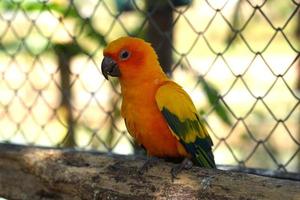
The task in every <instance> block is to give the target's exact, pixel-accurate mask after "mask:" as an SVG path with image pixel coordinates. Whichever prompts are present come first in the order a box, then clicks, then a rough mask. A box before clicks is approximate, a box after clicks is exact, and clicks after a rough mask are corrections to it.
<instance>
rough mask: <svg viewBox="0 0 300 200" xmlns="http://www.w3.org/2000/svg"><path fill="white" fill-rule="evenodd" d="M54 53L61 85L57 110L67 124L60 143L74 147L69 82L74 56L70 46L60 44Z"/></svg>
mask: <svg viewBox="0 0 300 200" xmlns="http://www.w3.org/2000/svg"><path fill="white" fill-rule="evenodd" d="M54 49H55V53H56V55H57V57H58V66H59V71H60V85H61V104H60V108H59V113H62V117H63V118H64V119H63V120H65V122H66V123H67V124H66V126H67V129H68V131H67V135H66V136H65V138H64V140H63V141H62V143H61V145H62V146H63V147H74V146H75V139H74V119H73V112H72V106H71V100H72V90H71V81H70V78H71V77H70V62H71V58H72V57H73V56H74V54H73V53H72V51H69V50H72V45H71V44H70V45H68V44H62V45H56V46H55V47H54Z"/></svg>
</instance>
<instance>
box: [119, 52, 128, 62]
mask: <svg viewBox="0 0 300 200" xmlns="http://www.w3.org/2000/svg"><path fill="white" fill-rule="evenodd" d="M129 56H130V53H129V51H127V50H122V51H121V52H120V59H121V60H127V59H128V58H129Z"/></svg>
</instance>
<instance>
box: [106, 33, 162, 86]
mask: <svg viewBox="0 0 300 200" xmlns="http://www.w3.org/2000/svg"><path fill="white" fill-rule="evenodd" d="M103 56H104V58H103V60H102V64H101V70H102V74H103V76H104V77H105V78H106V79H108V76H114V77H119V78H120V79H121V80H122V79H123V80H128V81H129V80H132V79H133V80H134V79H135V78H137V77H141V76H145V75H147V76H149V75H150V74H151V72H152V71H159V73H161V72H162V70H161V68H160V65H159V63H158V60H157V55H156V53H155V51H154V49H153V48H152V47H151V45H150V44H149V43H147V42H145V41H144V40H142V39H139V38H134V37H121V38H119V39H117V40H114V41H112V42H111V43H109V44H108V45H107V47H106V48H105V49H104V51H103Z"/></svg>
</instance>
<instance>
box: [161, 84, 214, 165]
mask: <svg viewBox="0 0 300 200" xmlns="http://www.w3.org/2000/svg"><path fill="white" fill-rule="evenodd" d="M155 98H156V103H157V105H158V107H159V109H160V111H161V113H162V114H163V116H164V118H165V119H166V121H167V123H168V125H169V127H170V129H171V130H172V133H173V134H174V136H175V137H176V138H177V139H178V140H179V141H180V142H181V143H182V144H183V146H184V147H185V149H186V151H187V152H189V153H190V154H191V155H192V156H193V159H194V162H195V163H196V164H197V165H199V166H201V167H207V168H215V167H216V165H215V161H214V156H213V154H212V149H211V147H212V145H213V143H212V140H211V138H210V136H209V135H208V132H207V130H206V128H205V127H204V126H203V123H202V122H201V121H200V118H199V117H198V115H197V111H196V108H195V106H194V104H193V102H192V100H191V98H190V97H189V95H188V94H187V93H186V92H185V91H184V90H183V89H182V88H181V87H180V86H179V85H177V84H176V83H174V82H171V81H167V82H166V83H165V84H163V85H162V86H161V87H160V88H159V89H158V90H157V92H156V96H155Z"/></svg>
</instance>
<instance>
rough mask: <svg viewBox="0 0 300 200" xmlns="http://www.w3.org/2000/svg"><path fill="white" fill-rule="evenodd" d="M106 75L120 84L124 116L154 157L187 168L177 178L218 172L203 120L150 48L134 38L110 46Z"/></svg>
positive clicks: (176, 170)
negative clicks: (191, 171)
mask: <svg viewBox="0 0 300 200" xmlns="http://www.w3.org/2000/svg"><path fill="white" fill-rule="evenodd" d="M101 72H102V74H103V76H104V77H105V79H107V80H108V76H111V77H117V78H118V79H119V82H120V86H121V96H122V105H121V115H122V117H123V118H124V121H125V125H126V128H127V130H128V132H129V134H130V135H131V136H132V137H133V138H134V139H135V140H136V141H137V143H138V144H139V145H141V146H142V147H143V148H144V149H145V150H146V152H147V155H148V157H150V158H161V159H168V158H171V159H172V158H174V159H180V160H181V161H182V162H181V165H178V166H177V167H176V168H172V171H171V173H172V176H174V177H176V175H177V174H178V173H179V172H180V171H181V170H182V169H185V168H190V166H191V165H193V164H194V165H197V166H200V167H203V168H216V164H215V160H214V155H213V153H212V146H213V142H212V139H211V137H210V136H209V134H208V131H207V129H206V128H205V126H204V123H203V120H202V119H201V118H200V116H199V115H198V113H197V110H196V108H195V106H194V104H193V102H192V100H191V98H190V96H189V95H188V94H187V92H185V90H184V89H183V88H182V87H181V86H180V85H178V84H177V83H175V82H174V81H172V80H171V79H169V78H168V76H167V75H166V74H165V73H164V71H163V70H162V67H161V66H160V63H159V61H158V56H157V54H156V52H155V50H154V49H153V47H152V46H151V44H150V43H148V42H145V41H144V40H143V39H140V38H137V37H129V36H125V37H120V38H118V39H116V40H114V41H112V42H110V43H109V44H108V45H107V46H106V47H105V48H104V50H103V60H102V63H101ZM149 160H151V159H149ZM149 163H151V162H149ZM147 164H148V162H147V161H146V163H145V165H144V166H143V167H142V168H143V169H147V167H146V166H147ZM144 167H145V168H144Z"/></svg>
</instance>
